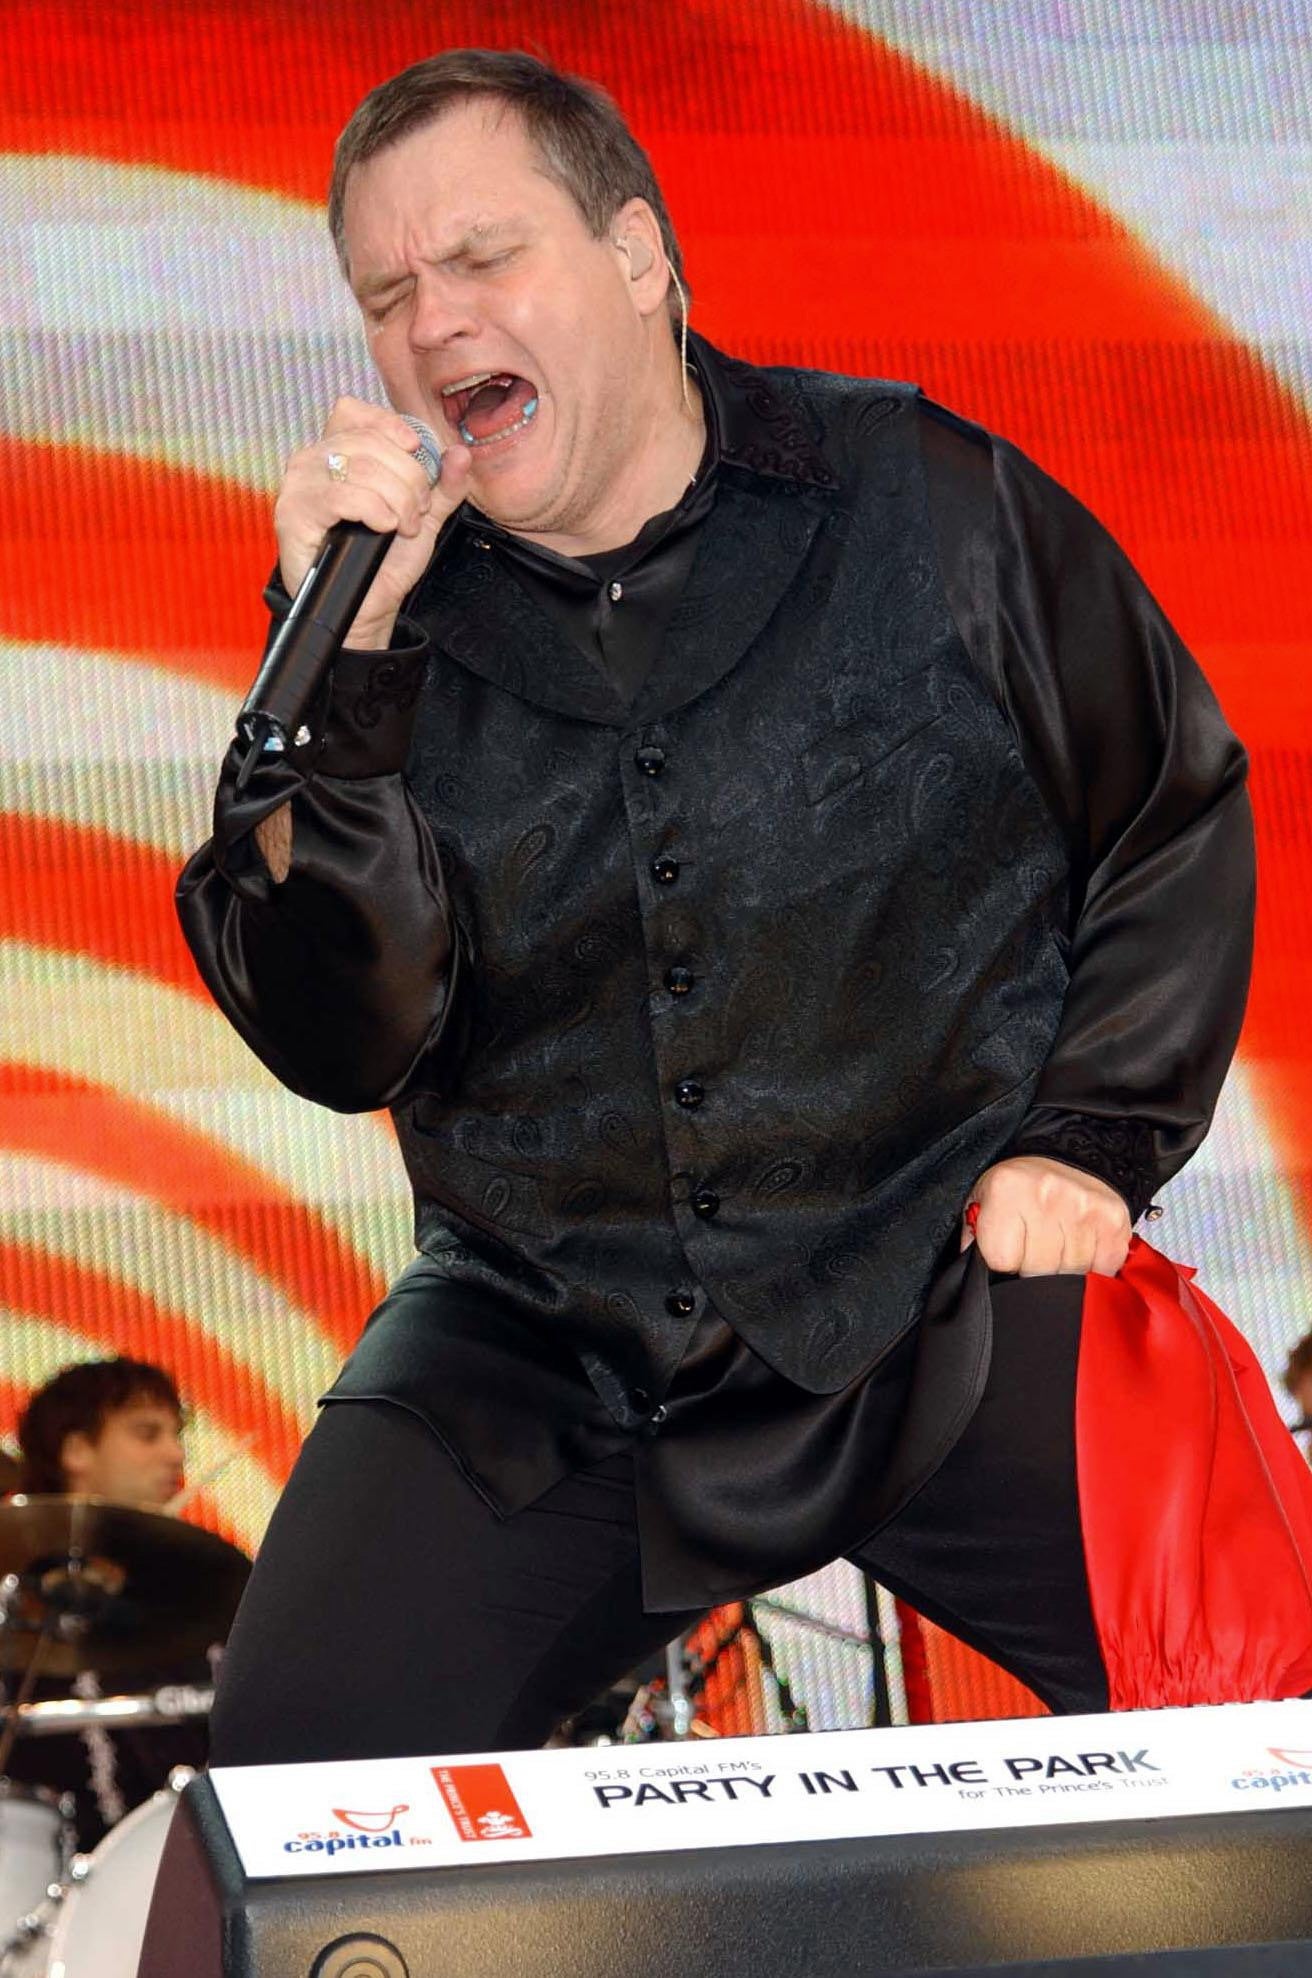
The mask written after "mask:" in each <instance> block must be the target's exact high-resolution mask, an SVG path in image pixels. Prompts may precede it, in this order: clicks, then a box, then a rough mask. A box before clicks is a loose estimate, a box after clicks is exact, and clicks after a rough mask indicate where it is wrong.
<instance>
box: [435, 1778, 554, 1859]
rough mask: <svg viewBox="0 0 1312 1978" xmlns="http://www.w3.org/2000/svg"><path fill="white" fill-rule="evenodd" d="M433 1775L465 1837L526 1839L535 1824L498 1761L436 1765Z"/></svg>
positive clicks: (465, 1838) (460, 1831)
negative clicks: (521, 1804)
mask: <svg viewBox="0 0 1312 1978" xmlns="http://www.w3.org/2000/svg"><path fill="white" fill-rule="evenodd" d="M433 1778H434V1779H435V1781H436V1782H437V1790H438V1792H439V1793H440V1794H441V1795H442V1803H443V1805H444V1806H445V1807H446V1810H447V1812H448V1813H449V1814H450V1815H451V1821H452V1824H453V1826H454V1827H455V1830H456V1832H457V1833H458V1834H459V1836H460V1838H461V1840H462V1841H526V1840H528V1839H529V1838H530V1837H531V1835H532V1832H533V1830H532V1828H531V1827H530V1826H529V1824H528V1821H527V1820H526V1819H525V1818H524V1815H523V1812H522V1810H521V1808H520V1804H519V1801H518V1800H517V1799H516V1798H515V1795H514V1793H513V1792H512V1791H511V1788H510V1781H509V1779H507V1777H506V1775H505V1773H504V1772H503V1771H502V1769H501V1767H500V1766H499V1765H435V1766H434V1767H433Z"/></svg>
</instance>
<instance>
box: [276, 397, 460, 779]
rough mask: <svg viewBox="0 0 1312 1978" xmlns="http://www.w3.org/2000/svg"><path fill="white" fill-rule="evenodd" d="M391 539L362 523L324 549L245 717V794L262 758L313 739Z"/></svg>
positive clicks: (336, 530) (426, 448) (418, 426)
mask: <svg viewBox="0 0 1312 1978" xmlns="http://www.w3.org/2000/svg"><path fill="white" fill-rule="evenodd" d="M401 416H402V418H403V419H404V420H405V422H406V424H407V425H408V426H413V428H414V430H415V432H416V433H418V435H419V450H418V452H417V453H416V455H415V458H416V460H418V462H419V464H420V466H421V467H422V468H423V470H424V472H425V473H426V474H427V476H428V485H429V486H430V487H436V485H437V482H438V480H439V479H440V477H441V473H442V455H441V452H440V450H439V448H438V444H437V440H436V438H435V437H434V435H433V434H432V433H431V432H430V431H429V429H428V427H427V426H425V425H424V424H423V423H422V422H421V421H420V420H418V419H412V418H411V417H410V416H409V414H408V413H402V415H401ZM392 540H393V535H392V534H388V535H379V533H378V531H377V530H376V529H367V528H366V527H365V525H364V523H363V522H334V524H333V526H332V528H331V529H329V531H328V533H327V535H326V536H325V537H324V539H323V541H322V542H321V543H320V545H319V550H318V554H317V555H316V557H315V559H314V562H313V563H312V564H311V565H310V567H309V569H308V570H307V571H306V573H305V576H304V577H303V579H302V580H301V585H300V588H299V590H298V591H297V593H296V596H295V598H294V599H293V600H292V608H291V610H290V611H289V612H288V614H287V616H286V618H285V619H284V620H283V622H282V624H281V626H280V627H279V628H278V635H277V637H276V638H275V639H274V641H273V644H272V645H271V646H270V647H269V650H268V652H267V653H266V654H265V655H264V661H263V664H262V665H261V667H260V670H259V672H258V673H257V674H256V676H255V684H254V685H253V687H252V688H251V690H250V692H249V693H248V694H247V696H246V698H245V700H244V701H243V702H242V704H241V708H240V710H239V711H238V715H237V739H238V740H239V741H242V742H245V743H246V744H247V752H246V756H245V759H244V760H243V762H242V765H241V768H240V769H239V770H238V772H237V788H238V790H244V789H245V787H246V785H247V783H248V782H249V781H250V777H251V773H252V771H253V770H254V768H255V765H256V763H257V762H258V761H259V759H260V757H261V756H263V755H282V754H284V753H285V752H286V750H287V749H289V748H290V747H291V746H292V744H293V743H297V744H302V743H305V742H308V741H309V740H310V732H309V730H308V728H306V726H305V715H306V712H307V710H308V709H309V707H310V705H311V703H312V702H313V700H314V697H315V694H316V693H317V692H318V690H319V685H320V682H321V681H322V679H323V677H324V674H325V673H326V672H327V671H328V668H329V666H330V665H331V664H332V662H333V659H334V657H335V655H336V653H337V651H338V649H339V648H340V646H341V643H342V640H343V639H344V638H345V637H346V634H347V633H348V632H349V631H350V629H351V626H352V624H353V622H354V620H355V615H356V613H357V612H358V611H359V609H360V606H361V605H362V604H363V602H364V598H365V593H366V592H367V591H368V589H369V586H370V584H372V582H373V580H374V578H375V577H376V576H377V575H378V571H379V568H380V566H381V564H382V561H383V558H384V557H385V556H386V555H387V552H388V550H389V549H390V548H391V546H392Z"/></svg>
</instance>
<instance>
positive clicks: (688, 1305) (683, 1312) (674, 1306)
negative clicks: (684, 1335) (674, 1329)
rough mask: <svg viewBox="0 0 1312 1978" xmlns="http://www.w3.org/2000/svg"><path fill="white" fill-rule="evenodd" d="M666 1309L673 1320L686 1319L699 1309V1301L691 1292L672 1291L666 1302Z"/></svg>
mask: <svg viewBox="0 0 1312 1978" xmlns="http://www.w3.org/2000/svg"><path fill="white" fill-rule="evenodd" d="M665 1309H666V1311H667V1312H668V1313H669V1315H670V1317H671V1318H672V1319H686V1318H687V1316H688V1314H689V1313H690V1312H695V1311H696V1309H697V1300H696V1298H695V1297H694V1296H693V1294H692V1292H691V1291H671V1292H670V1294H669V1296H668V1297H667V1298H666V1300H665Z"/></svg>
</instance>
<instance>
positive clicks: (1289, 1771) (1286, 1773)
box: [1230, 1744, 1312, 1793]
mask: <svg viewBox="0 0 1312 1978" xmlns="http://www.w3.org/2000/svg"><path fill="white" fill-rule="evenodd" d="M1266 1749H1267V1757H1268V1758H1269V1759H1274V1760H1275V1763H1274V1764H1267V1765H1250V1766H1248V1767H1247V1768H1246V1769H1245V1770H1244V1771H1243V1772H1241V1773H1240V1774H1239V1776H1238V1778H1237V1779H1232V1780H1231V1781H1230V1784H1231V1785H1232V1786H1233V1787H1234V1789H1235V1791H1236V1792H1237V1793H1283V1792H1288V1791H1289V1790H1290V1788H1291V1787H1294V1786H1302V1787H1303V1788H1304V1789H1307V1788H1309V1787H1312V1751H1296V1750H1293V1749H1292V1748H1291V1747H1289V1746H1288V1745H1275V1744H1269V1745H1268V1746H1267V1748H1266Z"/></svg>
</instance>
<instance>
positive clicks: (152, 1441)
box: [59, 1401, 183, 1510]
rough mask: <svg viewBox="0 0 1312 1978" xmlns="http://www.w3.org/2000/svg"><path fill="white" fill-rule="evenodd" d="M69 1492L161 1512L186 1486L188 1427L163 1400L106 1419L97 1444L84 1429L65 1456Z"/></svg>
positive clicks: (136, 1404) (133, 1405) (69, 1440)
mask: <svg viewBox="0 0 1312 1978" xmlns="http://www.w3.org/2000/svg"><path fill="white" fill-rule="evenodd" d="M59 1462H60V1467H61V1469H62V1470H63V1472H64V1481H65V1486H66V1488H67V1489H68V1490H69V1491H71V1492H73V1493H74V1494H75V1495H77V1496H79V1497H81V1496H90V1497H109V1498H112V1499H113V1500H114V1501H115V1502H116V1503H118V1504H140V1505H144V1506H146V1507H148V1508H150V1509H156V1510H157V1509H159V1507H160V1506H161V1505H164V1504H167V1503H168V1501H169V1499H170V1498H171V1497H173V1496H174V1495H176V1493H177V1492H178V1491H179V1490H180V1489H181V1487H182V1475H183V1471H182V1424H181V1423H180V1422H179V1420H178V1418H177V1416H176V1414H175V1413H174V1412H173V1410H172V1409H171V1408H168V1407H165V1406H164V1404H163V1403H162V1402H158V1401H130V1402H129V1403H128V1405H127V1406H126V1407H125V1408H116V1409H114V1410H113V1411H112V1413H110V1414H108V1415H106V1417H105V1420H104V1422H103V1424H102V1426H101V1430H100V1434H99V1435H98V1436H96V1437H95V1439H94V1440H93V1439H92V1438H91V1437H90V1436H88V1435H86V1434H84V1433H83V1432H82V1431H81V1430H78V1431H76V1432H75V1433H74V1434H72V1435H67V1436H65V1437H64V1446H63V1448H62V1449H61V1450H60V1453H59Z"/></svg>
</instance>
